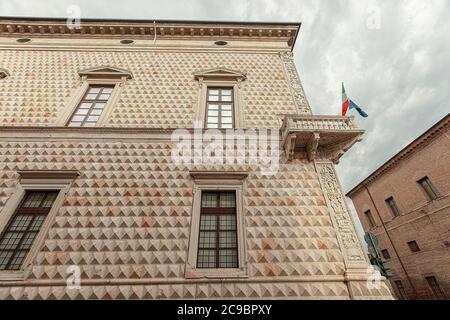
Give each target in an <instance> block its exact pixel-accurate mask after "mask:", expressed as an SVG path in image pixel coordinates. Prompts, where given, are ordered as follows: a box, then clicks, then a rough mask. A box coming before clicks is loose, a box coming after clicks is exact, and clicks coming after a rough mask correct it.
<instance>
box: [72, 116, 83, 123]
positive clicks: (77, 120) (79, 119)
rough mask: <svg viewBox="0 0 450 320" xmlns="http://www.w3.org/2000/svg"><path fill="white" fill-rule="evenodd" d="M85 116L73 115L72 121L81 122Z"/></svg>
mask: <svg viewBox="0 0 450 320" xmlns="http://www.w3.org/2000/svg"><path fill="white" fill-rule="evenodd" d="M84 118H85V116H74V117H73V119H72V121H74V122H82V121H83V120H84Z"/></svg>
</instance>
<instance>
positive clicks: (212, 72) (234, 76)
mask: <svg viewBox="0 0 450 320" xmlns="http://www.w3.org/2000/svg"><path fill="white" fill-rule="evenodd" d="M194 79H195V80H197V81H198V85H199V91H198V99H197V100H198V105H197V108H196V115H195V121H196V122H199V123H201V127H202V128H204V129H206V113H207V112H206V105H207V95H208V88H214V87H218V88H230V89H232V90H233V122H234V123H233V129H241V128H244V124H245V121H244V99H243V97H242V92H241V91H242V90H240V89H241V88H242V82H243V81H245V80H246V79H247V75H246V74H245V73H242V72H240V71H236V70H231V69H227V68H213V69H208V70H203V71H199V72H195V73H194Z"/></svg>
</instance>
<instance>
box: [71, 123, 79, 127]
mask: <svg viewBox="0 0 450 320" xmlns="http://www.w3.org/2000/svg"><path fill="white" fill-rule="evenodd" d="M80 126H81V122H70V123H69V127H80Z"/></svg>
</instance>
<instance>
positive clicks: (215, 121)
mask: <svg viewBox="0 0 450 320" xmlns="http://www.w3.org/2000/svg"><path fill="white" fill-rule="evenodd" d="M218 121H219V118H217V117H208V123H217V122H218Z"/></svg>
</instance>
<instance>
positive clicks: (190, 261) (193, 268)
mask: <svg viewBox="0 0 450 320" xmlns="http://www.w3.org/2000/svg"><path fill="white" fill-rule="evenodd" d="M190 174H191V176H192V178H193V180H194V188H193V191H194V192H193V206H192V216H191V227H190V236H189V248H188V255H187V261H186V268H185V278H186V279H199V278H208V279H224V278H248V262H247V252H246V251H247V249H246V243H247V241H246V232H245V231H246V227H245V219H244V203H243V202H244V201H243V194H244V189H245V179H246V178H247V176H248V173H247V172H203V171H191V172H190ZM203 191H225V192H226V191H235V192H236V223H237V241H238V268H218V269H206V268H197V254H198V241H199V229H200V209H201V200H202V199H201V198H202V192H203Z"/></svg>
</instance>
